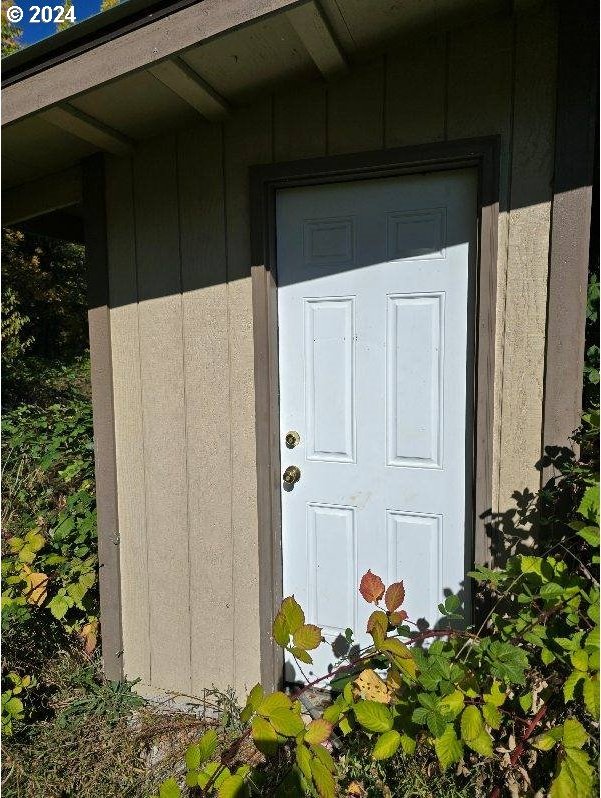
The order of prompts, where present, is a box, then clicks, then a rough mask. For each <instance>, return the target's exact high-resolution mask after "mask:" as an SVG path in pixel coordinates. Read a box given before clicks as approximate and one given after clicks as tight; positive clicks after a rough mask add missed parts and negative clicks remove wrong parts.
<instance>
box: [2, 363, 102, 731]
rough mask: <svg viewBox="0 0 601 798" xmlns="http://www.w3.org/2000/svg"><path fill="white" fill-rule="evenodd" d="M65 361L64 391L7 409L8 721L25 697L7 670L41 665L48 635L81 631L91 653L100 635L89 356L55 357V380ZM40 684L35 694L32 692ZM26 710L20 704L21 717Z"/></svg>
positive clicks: (56, 639) (60, 639)
mask: <svg viewBox="0 0 601 798" xmlns="http://www.w3.org/2000/svg"><path fill="white" fill-rule="evenodd" d="M62 371H64V372H65V374H64V379H65V388H64V389H63V388H62V387H60V383H59V390H58V391H57V390H56V388H55V389H53V391H54V394H53V395H54V396H57V395H58V398H59V399H60V401H58V402H56V401H55V402H54V403H51V404H49V405H47V406H42V405H38V404H27V405H25V404H22V405H18V406H17V407H15V408H14V409H12V410H9V411H8V412H6V413H4V415H3V419H2V456H3V457H2V459H3V474H2V478H3V506H2V553H3V558H2V580H3V585H2V633H3V639H4V646H5V648H4V659H3V678H2V691H3V708H5V707H6V708H7V712H6V713H4V712H3V723H4V719H5V717H6V719H7V721H8V720H9V717H8V711H9V710H10V708H11V707H17V700H15V701H13V702H12V704H11V703H8V702H9V701H10V700H11V698H12V697H13V695H12V692H13V687H12V685H11V682H10V678H9V677H10V673H6V672H5V671H8V670H10V671H15V672H16V673H18V675H19V676H20V677H21V678H26V677H27V676H31V675H34V674H33V671H32V668H34V667H35V666H36V662H39V661H42V660H43V658H44V656H45V653H41V652H38V651H37V644H38V641H39V640H40V638H41V639H42V640H45V641H46V643H47V648H50V647H51V644H52V645H56V646H59V647H60V646H63V645H64V644H65V640H67V639H68V638H69V636H70V635H76V636H77V638H78V639H80V640H81V642H82V645H83V646H84V647H85V649H86V650H87V652H88V653H91V652H92V651H93V650H94V648H95V646H96V642H97V637H98V590H97V582H98V557H97V548H96V500H95V492H94V459H93V435H92V409H91V404H90V402H89V400H88V398H87V397H86V396H85V395H82V393H81V392H80V391H79V390H78V389H77V388H75V387H73V385H77V384H78V381H83V382H85V374H86V371H87V366H86V363H85V361H78V362H77V363H76V365H75V366H70V367H63V369H62V370H61V368H60V367H58V366H57V367H55V369H54V372H53V377H54V381H55V383H56V382H57V380H56V375H57V373H58V374H59V376H63V375H62ZM49 393H51V394H52V391H51V390H50V388H49ZM26 651H29V652H30V657H29V659H30V660H31V661H30V662H29V663H28V661H27V657H25V656H24V655H23V654H24V652H26ZM5 666H6V667H5ZM38 691H39V686H38V689H37V690H34V691H32V692H31V693H29V694H28V698H29V699H30V702H31V700H32V699H33V696H34V695H35V694H37V692H38ZM22 697H23V696H22V695H21V696H18V701H19V702H21V699H22ZM22 709H23V708H22ZM26 714H27V702H25V715H26ZM23 717H24V715H23V711H21V712H20V713H18V714H17V715H15V716H14V718H12V720H22V719H23ZM13 725H14V724H13V723H12V722H11V725H10V728H9V727H6V731H7V732H9V733H10V731H12V730H13Z"/></svg>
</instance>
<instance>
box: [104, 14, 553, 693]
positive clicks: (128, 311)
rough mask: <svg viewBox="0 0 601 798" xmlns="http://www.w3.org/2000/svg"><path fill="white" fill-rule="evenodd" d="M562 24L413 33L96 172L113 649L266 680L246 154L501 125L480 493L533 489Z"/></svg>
mask: <svg viewBox="0 0 601 798" xmlns="http://www.w3.org/2000/svg"><path fill="white" fill-rule="evenodd" d="M556 28H557V22H556V17H555V11H554V8H553V6H546V7H545V9H544V10H543V11H542V12H540V13H537V14H524V16H517V17H514V18H509V17H507V16H505V17H499V18H496V19H488V20H486V21H484V22H481V23H478V24H477V25H470V26H467V27H465V28H463V29H459V30H453V31H449V32H446V33H445V32H443V33H437V34H435V35H424V36H420V37H417V36H413V37H412V38H411V39H410V40H409V41H406V42H399V43H398V45H397V46H395V47H391V48H390V50H389V52H388V53H386V54H385V55H384V56H380V57H378V58H376V59H374V60H373V61H372V62H371V63H366V64H364V65H362V66H360V67H357V68H356V69H354V70H353V71H352V72H351V73H350V74H349V75H347V76H346V77H344V78H343V79H340V80H338V81H335V82H332V83H329V84H325V83H323V82H315V83H310V84H305V85H302V86H294V87H291V88H289V89H287V90H283V91H280V92H278V93H277V94H275V95H274V96H268V95H265V96H264V97H262V98H261V99H259V100H258V101H257V102H256V103H255V104H253V105H252V106H250V107H248V108H244V109H240V110H238V111H237V112H236V113H235V114H234V115H233V116H232V117H231V118H230V119H229V120H228V121H227V122H226V123H225V124H224V125H222V126H219V125H208V124H203V123H200V122H199V124H198V125H197V126H195V127H194V128H192V129H190V130H186V131H184V132H182V133H179V134H178V135H174V136H170V137H165V138H162V139H160V140H156V141H152V142H150V143H148V144H145V145H143V146H140V148H139V149H138V150H137V151H136V154H135V156H134V158H133V160H132V161H128V160H120V159H111V160H110V161H109V164H108V169H107V198H108V212H109V213H108V225H109V259H110V264H109V271H110V283H111V304H112V310H111V335H112V347H113V359H114V391H115V407H116V444H117V466H118V481H119V519H120V537H121V568H122V583H123V586H122V591H123V608H124V610H123V611H124V618H123V627H124V665H125V671H126V673H127V675H128V676H129V677H135V676H141V677H142V680H143V682H144V683H145V684H150V685H152V686H154V687H159V688H169V689H175V690H180V691H182V692H185V693H189V692H192V693H193V694H199V693H200V692H201V691H202V689H203V688H204V687H210V686H211V684H217V685H219V686H220V687H225V686H226V685H234V686H235V688H236V689H237V690H238V692H240V693H242V692H243V691H244V689H245V688H247V687H250V686H252V684H253V683H254V682H255V681H256V680H257V679H258V677H259V617H258V614H259V609H258V608H259V595H258V593H259V588H258V584H259V583H258V573H259V562H258V541H257V506H256V469H255V437H254V436H255V419H254V387H253V317H252V296H251V281H250V207H249V202H250V200H249V184H248V168H249V166H251V165H253V164H259V163H268V162H270V161H284V160H290V159H295V158H306V157H314V156H319V155H325V154H328V153H329V154H334V153H346V152H357V151H362V150H370V149H379V148H382V147H395V146H402V145H409V144H419V143H422V142H423V143H425V142H432V141H441V140H444V139H447V140H452V139H458V138H467V137H474V136H483V135H499V136H500V137H501V156H500V157H501V162H500V216H499V248H498V263H497V271H498V285H497V331H496V342H495V344H496V372H495V417H494V439H495V444H494V445H495V449H494V475H493V496H494V505H495V509H498V508H503V507H505V506H507V503H508V501H509V498H510V495H511V493H512V491H514V490H516V489H517V490H520V489H523V488H525V487H529V488H531V489H534V488H536V486H537V484H538V473H537V472H536V470H535V469H534V468H533V464H534V463H535V461H536V460H537V459H538V457H539V455H540V445H541V444H540V440H541V413H542V400H543V396H542V391H543V345H544V334H545V312H546V311H545V308H546V293H547V284H546V280H547V254H548V240H549V225H550V199H551V187H550V180H551V174H552V164H553V130H554V114H555V110H554V96H555V88H554V85H555V70H556V63H555V59H556V43H555V39H556V33H557V30H556Z"/></svg>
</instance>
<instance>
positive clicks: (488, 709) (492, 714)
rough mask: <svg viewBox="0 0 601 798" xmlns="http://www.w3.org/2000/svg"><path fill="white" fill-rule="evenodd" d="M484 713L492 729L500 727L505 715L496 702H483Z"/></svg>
mask: <svg viewBox="0 0 601 798" xmlns="http://www.w3.org/2000/svg"><path fill="white" fill-rule="evenodd" d="M482 715H483V716H484V720H485V722H486V723H487V724H488V725H489V726H490V727H491V729H500V728H501V723H502V722H503V717H502V715H501V713H500V712H499V710H498V709H497V707H496V706H495V705H494V704H482Z"/></svg>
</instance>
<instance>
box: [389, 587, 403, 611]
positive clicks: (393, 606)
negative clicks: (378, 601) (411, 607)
mask: <svg viewBox="0 0 601 798" xmlns="http://www.w3.org/2000/svg"><path fill="white" fill-rule="evenodd" d="M384 601H385V602H386V607H387V609H388V612H394V611H395V610H398V608H399V607H400V606H401V604H402V603H403V601H405V585H404V584H403V583H402V582H394V583H393V584H392V585H390V587H389V588H388V590H387V591H386V596H385V598H384Z"/></svg>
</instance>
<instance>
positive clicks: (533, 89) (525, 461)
mask: <svg viewBox="0 0 601 798" xmlns="http://www.w3.org/2000/svg"><path fill="white" fill-rule="evenodd" d="M556 36H557V20H556V9H555V6H554V5H547V6H545V8H544V9H543V11H542V12H541V13H538V14H524V15H523V16H518V17H517V20H516V53H515V59H516V65H515V74H516V82H515V99H514V111H513V146H512V173H511V211H510V217H509V244H508V266H507V298H506V302H505V331H506V332H505V357H504V369H503V383H502V385H501V386H499V389H500V391H501V392H502V395H503V415H502V419H501V443H500V452H499V504H500V507H501V508H505V507H507V506H510V505H511V504H512V499H511V495H512V493H513V492H514V491H515V490H524V489H525V488H529V489H530V490H532V491H536V490H537V489H538V487H539V482H540V474H539V472H538V471H537V470H536V469H535V467H534V465H535V463H536V462H537V460H538V459H539V457H540V454H541V430H542V412H543V383H544V360H545V323H546V303H547V272H548V250H549V235H550V224H551V197H552V187H551V182H552V178H553V156H554V127H555V77H556V53H557V47H556V44H557V42H556Z"/></svg>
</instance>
